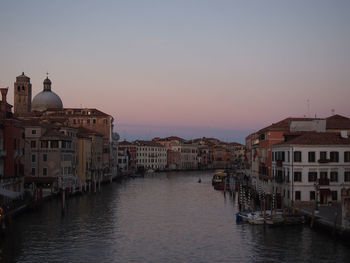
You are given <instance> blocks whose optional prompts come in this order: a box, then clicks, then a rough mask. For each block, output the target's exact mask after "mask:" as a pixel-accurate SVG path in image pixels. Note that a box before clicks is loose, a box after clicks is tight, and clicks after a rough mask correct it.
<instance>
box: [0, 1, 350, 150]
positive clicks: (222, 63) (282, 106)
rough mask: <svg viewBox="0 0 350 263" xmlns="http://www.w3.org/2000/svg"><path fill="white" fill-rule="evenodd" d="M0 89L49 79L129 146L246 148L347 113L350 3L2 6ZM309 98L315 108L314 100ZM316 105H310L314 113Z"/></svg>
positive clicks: (68, 101) (71, 103) (68, 102)
mask: <svg viewBox="0 0 350 263" xmlns="http://www.w3.org/2000/svg"><path fill="white" fill-rule="evenodd" d="M0 34H1V45H0V87H10V91H9V102H10V103H11V104H12V103H13V83H14V81H15V78H16V76H18V75H20V74H21V73H22V71H24V72H25V74H26V75H28V76H29V77H30V78H31V82H32V84H33V97H34V96H35V95H36V94H37V93H38V92H40V91H41V90H42V88H43V85H42V82H43V80H44V78H45V77H46V72H47V71H48V72H49V78H50V79H51V81H52V89H53V91H54V92H56V93H57V94H58V95H59V96H60V97H61V99H62V101H63V105H64V107H81V106H82V107H89V108H98V109H100V110H102V111H104V112H106V113H108V114H110V115H112V116H113V117H114V118H115V131H116V132H118V133H119V134H120V135H121V139H136V138H142V139H151V138H153V137H156V136H161V137H164V136H170V135H178V136H182V137H185V138H194V137H202V136H206V137H217V138H219V139H222V140H225V141H237V142H241V143H243V142H244V138H245V137H246V136H247V135H248V134H249V133H251V132H253V131H256V130H258V129H260V128H263V127H265V126H267V125H269V124H271V123H273V122H277V121H279V120H281V119H283V118H286V117H290V116H293V117H302V116H311V117H314V116H315V114H316V115H317V117H327V116H329V115H331V111H332V109H334V110H335V113H337V114H341V115H345V116H347V117H350V103H349V101H350V1H338V0H332V1H331V0H328V1H323V0H314V1H311V0H302V1H297V0H293V1H279V0H276V1H249V0H248V1H247V0H245V1H233V0H232V1H225V0H212V1H205V0H202V1H201V0H197V1H190V0H185V1H180V0H176V1H175V0H174V1H164V0H159V1H146V0H140V1H133V0H130V1H97V0H96V1H35V0H32V1H1V7H0ZM308 100H309V104H308V102H307V101H308ZM308 105H309V107H308Z"/></svg>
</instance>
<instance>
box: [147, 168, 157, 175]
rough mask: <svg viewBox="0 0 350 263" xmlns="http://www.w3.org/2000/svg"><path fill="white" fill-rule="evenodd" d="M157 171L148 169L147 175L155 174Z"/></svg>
mask: <svg viewBox="0 0 350 263" xmlns="http://www.w3.org/2000/svg"><path fill="white" fill-rule="evenodd" d="M154 172H155V171H154V170H153V169H148V170H147V171H146V174H151V173H154Z"/></svg>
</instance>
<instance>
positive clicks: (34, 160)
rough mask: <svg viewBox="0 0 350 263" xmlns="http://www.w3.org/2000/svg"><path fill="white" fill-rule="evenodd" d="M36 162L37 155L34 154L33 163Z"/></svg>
mask: <svg viewBox="0 0 350 263" xmlns="http://www.w3.org/2000/svg"><path fill="white" fill-rule="evenodd" d="M35 162H36V155H35V154H32V163H35Z"/></svg>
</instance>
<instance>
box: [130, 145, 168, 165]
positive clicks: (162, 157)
mask: <svg viewBox="0 0 350 263" xmlns="http://www.w3.org/2000/svg"><path fill="white" fill-rule="evenodd" d="M134 144H135V145H136V147H137V153H136V164H137V167H143V168H145V169H153V170H164V169H165V168H166V166H167V149H166V147H165V146H163V145H161V144H159V143H157V142H154V141H141V140H138V141H135V142H134Z"/></svg>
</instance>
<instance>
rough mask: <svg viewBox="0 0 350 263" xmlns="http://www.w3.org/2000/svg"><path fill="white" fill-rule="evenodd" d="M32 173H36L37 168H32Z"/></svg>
mask: <svg viewBox="0 0 350 263" xmlns="http://www.w3.org/2000/svg"><path fill="white" fill-rule="evenodd" d="M32 175H35V168H34V167H33V168H32Z"/></svg>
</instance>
